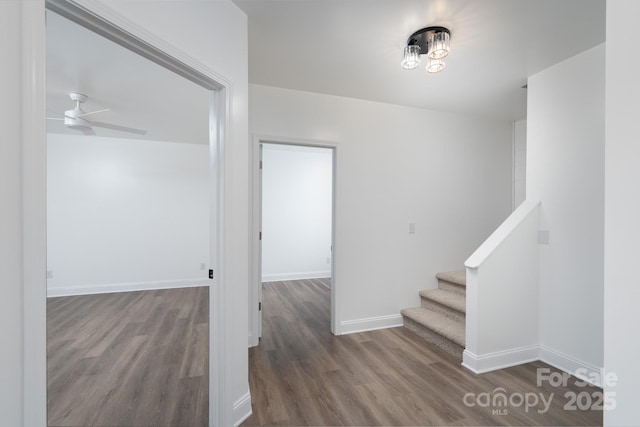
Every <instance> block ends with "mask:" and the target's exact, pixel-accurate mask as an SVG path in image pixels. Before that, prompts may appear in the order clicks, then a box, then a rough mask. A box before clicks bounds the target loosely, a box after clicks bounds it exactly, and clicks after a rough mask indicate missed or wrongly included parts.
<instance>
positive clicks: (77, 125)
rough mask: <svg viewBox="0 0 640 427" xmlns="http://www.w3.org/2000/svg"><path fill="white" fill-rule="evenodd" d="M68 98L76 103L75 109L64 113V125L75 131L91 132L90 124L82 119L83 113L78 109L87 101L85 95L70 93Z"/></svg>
mask: <svg viewBox="0 0 640 427" xmlns="http://www.w3.org/2000/svg"><path fill="white" fill-rule="evenodd" d="M69 98H71V100H72V101H76V108H74V109H73V110H67V111H65V112H64V125H65V126H68V127H70V128H72V129H77V130H91V128H92V127H91V122H90V121H89V120H87V119H85V118H83V117H79V116H80V115H82V114H84V111H82V109H81V108H80V104H81V103H83V102H85V101H86V100H87V95H84V94H82V93H78V92H71V93H70V94H69Z"/></svg>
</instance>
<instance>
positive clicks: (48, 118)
mask: <svg viewBox="0 0 640 427" xmlns="http://www.w3.org/2000/svg"><path fill="white" fill-rule="evenodd" d="M47 120H64V118H63V117H47Z"/></svg>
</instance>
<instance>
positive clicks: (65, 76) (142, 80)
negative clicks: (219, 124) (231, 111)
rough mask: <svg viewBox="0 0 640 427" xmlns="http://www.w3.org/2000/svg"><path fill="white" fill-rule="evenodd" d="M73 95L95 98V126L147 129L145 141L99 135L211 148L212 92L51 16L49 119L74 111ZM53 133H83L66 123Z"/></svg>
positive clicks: (89, 106)
mask: <svg viewBox="0 0 640 427" xmlns="http://www.w3.org/2000/svg"><path fill="white" fill-rule="evenodd" d="M69 92H81V93H84V94H86V95H88V96H89V98H88V100H87V101H86V102H85V103H84V104H82V109H83V110H84V111H86V112H89V111H95V110H101V109H104V108H110V111H107V112H104V113H98V114H95V115H90V116H88V117H87V118H89V119H90V120H91V121H99V122H106V123H109V124H115V125H118V126H125V127H130V128H137V129H143V130H146V131H147V133H146V135H144V136H141V135H138V134H132V133H127V132H122V131H117V130H111V129H104V128H99V127H94V131H95V133H96V135H98V136H105V137H115V138H131V139H147V140H156V141H172V142H187V143H196V144H208V143H209V92H208V91H207V90H206V89H204V88H202V87H200V86H198V85H196V84H195V83H192V82H191V81H189V80H187V79H185V78H183V77H180V76H178V75H177V74H174V73H173V72H171V71H168V70H166V69H165V68H163V67H161V66H159V65H157V64H155V63H153V62H151V61H149V60H147V59H145V58H143V57H141V56H139V55H137V54H135V53H133V52H131V51H129V50H127V49H125V48H123V47H121V46H119V45H117V44H115V43H113V42H111V41H109V40H107V39H105V38H103V37H101V36H99V35H97V34H95V33H93V32H91V31H89V30H87V29H85V28H83V27H81V26H79V25H77V24H75V23H73V22H71V21H69V20H67V19H65V18H63V17H61V16H59V15H57V14H55V13H52V12H47V116H48V117H58V118H60V117H63V115H64V111H65V110H69V109H71V108H73V107H74V105H75V104H74V102H73V101H71V99H70V98H69ZM47 131H48V132H52V133H69V134H75V135H77V134H81V133H80V131H78V130H73V129H69V128H66V127H65V126H64V124H63V122H62V121H58V120H47Z"/></svg>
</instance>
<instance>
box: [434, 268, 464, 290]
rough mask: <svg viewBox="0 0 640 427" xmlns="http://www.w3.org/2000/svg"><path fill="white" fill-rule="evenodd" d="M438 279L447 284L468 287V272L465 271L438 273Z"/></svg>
mask: <svg viewBox="0 0 640 427" xmlns="http://www.w3.org/2000/svg"><path fill="white" fill-rule="evenodd" d="M436 277H437V278H438V279H440V280H444V281H446V282H450V283H455V284H456V285H460V286H467V272H466V271H465V270H460V271H444V272H442V273H437V274H436Z"/></svg>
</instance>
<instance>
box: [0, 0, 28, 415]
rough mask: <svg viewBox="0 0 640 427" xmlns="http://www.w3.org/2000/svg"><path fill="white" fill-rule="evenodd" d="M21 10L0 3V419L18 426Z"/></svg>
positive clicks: (20, 364) (17, 3)
mask: <svg viewBox="0 0 640 427" xmlns="http://www.w3.org/2000/svg"><path fill="white" fill-rule="evenodd" d="M21 7H22V4H21V2H20V1H19V0H16V1H2V2H0V52H2V66H1V67H0V93H2V96H0V140H1V141H2V142H1V143H0V197H1V198H2V202H1V204H2V207H1V208H0V275H1V279H0V281H1V282H2V298H0V342H2V351H0V418H2V423H3V424H6V425H12V426H21V425H22V419H23V418H22V403H23V399H22V393H23V387H22V371H23V366H24V364H23V347H22V345H23V341H22V337H23V323H22V322H23V320H22V319H23V312H22V304H23V300H22V292H23V290H22V286H23V277H22V248H23V242H22V145H21V142H22V141H21V140H22V135H21V125H22V122H21V117H20V116H21V113H22V108H21V107H22V99H21V93H20V92H21V82H22V67H21V64H22V54H21V51H20V49H21V41H22V34H21V26H20V22H21Z"/></svg>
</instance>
